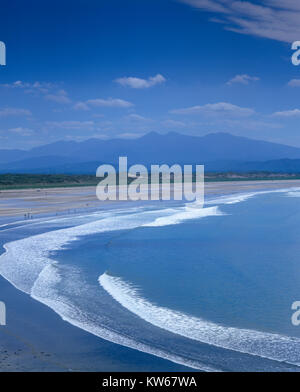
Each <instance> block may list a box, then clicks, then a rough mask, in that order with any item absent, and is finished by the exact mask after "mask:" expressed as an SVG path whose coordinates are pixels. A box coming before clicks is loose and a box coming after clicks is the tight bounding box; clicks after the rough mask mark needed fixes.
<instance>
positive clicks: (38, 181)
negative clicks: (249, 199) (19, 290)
mask: <svg viewBox="0 0 300 392" xmlns="http://www.w3.org/2000/svg"><path fill="white" fill-rule="evenodd" d="M297 179H300V173H295V174H288V173H287V174H285V173H269V172H253V173H233V172H228V173H206V174H205V181H206V182H213V181H266V180H297ZM100 180H101V178H97V177H95V176H93V175H66V174H1V175H0V190H5V189H26V188H58V187H82V186H96V185H97V184H98V183H99V181H100ZM132 180H133V179H129V182H131V181H132Z"/></svg>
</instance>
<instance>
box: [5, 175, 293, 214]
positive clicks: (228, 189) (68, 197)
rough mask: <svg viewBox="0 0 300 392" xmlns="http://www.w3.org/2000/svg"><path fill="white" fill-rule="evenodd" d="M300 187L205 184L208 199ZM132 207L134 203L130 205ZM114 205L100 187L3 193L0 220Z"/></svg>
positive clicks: (282, 182)
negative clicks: (99, 192) (101, 194)
mask: <svg viewBox="0 0 300 392" xmlns="http://www.w3.org/2000/svg"><path fill="white" fill-rule="evenodd" d="M291 187H300V180H275V181H224V182H208V183H206V184H205V194H206V195H223V194H231V193H239V192H249V191H260V190H265V189H284V188H291ZM128 202H129V203H130V201H128ZM108 203H113V202H111V201H105V202H103V201H99V200H98V199H97V197H96V187H94V186H92V187H80V188H50V189H24V190H4V191H0V216H1V217H5V216H20V217H24V216H25V214H30V215H33V216H35V215H38V214H59V213H62V212H68V211H69V212H74V211H76V210H78V209H91V208H101V207H104V206H106V205H107V204H108Z"/></svg>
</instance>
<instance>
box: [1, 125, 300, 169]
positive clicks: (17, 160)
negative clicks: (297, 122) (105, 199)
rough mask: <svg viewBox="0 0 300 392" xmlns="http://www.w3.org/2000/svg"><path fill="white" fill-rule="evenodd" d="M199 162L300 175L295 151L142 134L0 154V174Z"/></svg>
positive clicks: (219, 136) (231, 140) (233, 139)
mask: <svg viewBox="0 0 300 392" xmlns="http://www.w3.org/2000/svg"><path fill="white" fill-rule="evenodd" d="M119 156H127V157H128V163H129V164H137V163H141V164H144V165H146V166H148V167H149V166H150V165H151V164H163V163H165V164H168V165H172V164H174V163H178V164H182V165H183V164H193V165H196V164H205V165H206V171H220V172H222V171H241V172H247V171H248V172H249V171H273V172H289V173H295V172H298V173H300V148H298V147H292V146H287V145H283V144H277V143H271V142H267V141H262V140H255V139H249V138H246V137H240V136H233V135H231V134H228V133H211V134H208V135H206V136H202V137H199V136H188V135H182V134H179V133H175V132H170V133H168V134H164V135H162V134H158V133H156V132H151V133H148V134H146V135H144V136H142V137H140V138H138V139H109V140H101V139H89V140H85V141H82V142H76V141H58V142H55V143H51V144H47V145H44V146H39V147H35V148H32V149H31V150H0V173H44V174H51V173H60V174H85V173H86V174H94V173H95V172H96V169H97V167H98V166H99V165H100V164H103V163H106V164H113V165H117V163H118V158H119Z"/></svg>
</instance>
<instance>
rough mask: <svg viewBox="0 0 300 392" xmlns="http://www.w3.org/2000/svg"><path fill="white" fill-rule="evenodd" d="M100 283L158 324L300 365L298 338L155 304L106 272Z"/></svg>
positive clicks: (131, 309) (206, 340) (254, 353)
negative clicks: (212, 319)
mask: <svg viewBox="0 0 300 392" xmlns="http://www.w3.org/2000/svg"><path fill="white" fill-rule="evenodd" d="M99 283H100V285H101V286H102V287H103V288H104V289H105V290H106V291H107V292H108V293H109V294H110V295H111V296H112V297H113V298H114V299H115V300H116V301H117V302H119V303H120V304H121V305H122V306H123V307H125V308H126V309H127V310H129V311H130V312H132V313H134V314H136V315H137V316H139V317H140V318H142V319H143V320H145V321H147V322H149V323H151V324H152V325H155V326H156V327H159V328H162V329H165V330H167V331H169V332H173V333H176V334H178V335H181V336H184V337H186V338H189V339H193V340H197V341H199V342H202V343H207V344H210V345H214V346H217V347H222V348H225V349H230V350H234V351H238V352H241V353H247V354H251V355H258V356H260V357H263V358H268V359H272V360H276V361H285V362H288V363H292V364H295V365H299V364H300V339H298V338H293V337H288V336H284V335H279V334H272V333H267V332H260V331H255V330H249V329H239V328H233V327H226V326H222V325H219V324H216V323H213V322H210V321H206V320H204V319H201V318H197V317H193V316H189V315H187V314H184V313H181V312H178V311H174V310H172V309H168V308H165V307H161V306H157V305H154V304H152V303H151V302H149V301H147V300H146V299H144V298H143V297H142V296H141V295H140V294H139V291H138V290H137V289H136V288H134V287H132V286H131V285H130V284H128V283H126V282H124V281H123V280H122V279H120V278H118V277H113V276H110V275H108V274H106V273H104V274H103V275H101V276H100V277H99Z"/></svg>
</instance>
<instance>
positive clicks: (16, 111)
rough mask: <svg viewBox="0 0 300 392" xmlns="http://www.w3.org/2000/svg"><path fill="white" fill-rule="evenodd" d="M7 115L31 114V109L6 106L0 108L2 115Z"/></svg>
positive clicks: (0, 114)
mask: <svg viewBox="0 0 300 392" xmlns="http://www.w3.org/2000/svg"><path fill="white" fill-rule="evenodd" d="M7 116H31V112H30V110H27V109H19V108H4V109H1V110H0V117H7Z"/></svg>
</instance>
